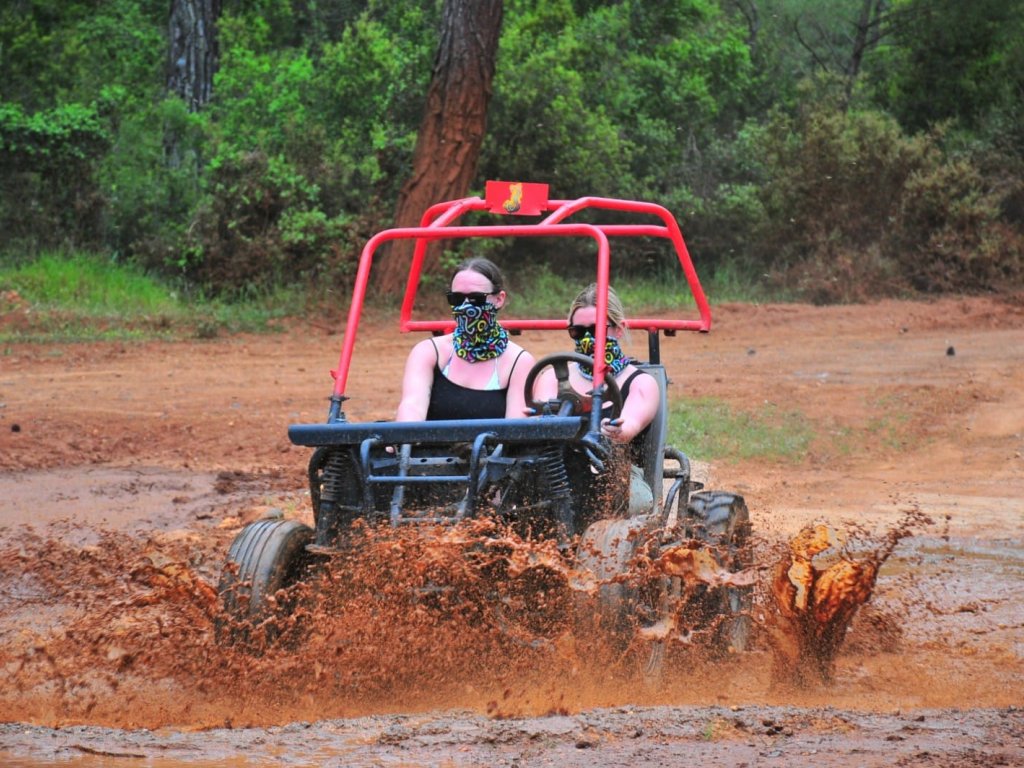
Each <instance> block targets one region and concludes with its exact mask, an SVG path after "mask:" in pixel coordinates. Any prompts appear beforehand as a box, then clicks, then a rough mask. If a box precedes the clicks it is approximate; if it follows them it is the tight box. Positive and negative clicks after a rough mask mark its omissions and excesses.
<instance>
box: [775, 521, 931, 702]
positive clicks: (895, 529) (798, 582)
mask: <svg viewBox="0 0 1024 768" xmlns="http://www.w3.org/2000/svg"><path fill="white" fill-rule="evenodd" d="M933 524H934V521H933V520H932V519H931V518H930V517H928V516H927V515H925V514H924V513H923V512H921V510H920V509H919V508H918V507H916V506H915V507H913V508H911V509H909V510H907V511H906V512H905V513H904V515H903V517H902V518H901V519H900V520H899V521H898V522H897V523H896V524H895V525H893V526H892V527H891V528H890V529H889V530H887V531H886V532H885V533H884V534H882V535H881V536H880V537H879V536H873V535H872V534H871V533H870V532H868V531H867V530H865V529H864V528H863V527H860V526H856V525H854V524H852V523H850V524H848V525H847V528H846V530H844V531H839V530H837V529H836V528H834V527H833V526H831V525H827V524H825V523H811V524H808V525H806V526H804V528H803V529H801V530H800V532H799V533H798V534H797V535H796V536H794V537H793V538H792V539H791V540H790V541H789V542H788V545H787V546H786V547H785V548H784V550H783V552H782V554H781V556H779V557H778V560H777V561H776V562H775V564H774V565H773V566H772V567H771V568H770V570H769V578H768V583H767V585H766V587H767V590H766V591H767V594H768V597H769V602H770V605H769V606H768V609H769V610H768V612H767V614H766V620H765V621H764V624H765V628H766V630H767V637H768V640H769V643H770V645H771V647H772V650H773V654H774V669H773V676H774V678H775V679H776V680H779V681H783V682H788V683H793V684H796V685H798V686H808V685H810V684H812V683H814V682H820V683H826V684H827V683H831V682H832V681H833V679H834V675H835V662H836V656H837V654H838V653H839V650H840V648H841V647H842V645H843V642H844V641H845V639H846V636H847V632H848V631H849V629H850V626H851V623H852V621H853V618H854V616H855V615H856V614H857V611H858V609H859V608H860V607H861V606H862V605H864V604H865V603H867V602H868V600H870V598H871V596H872V593H873V592H874V589H875V584H876V581H877V579H878V573H879V570H880V569H881V567H882V565H883V564H884V563H885V562H886V561H887V560H888V559H889V557H890V556H891V555H892V553H893V552H894V550H895V549H896V546H897V545H898V544H899V543H900V541H902V540H903V539H905V538H907V537H909V536H912V535H913V534H914V533H916V532H918V531H920V530H922V529H924V528H927V527H929V526H931V525H933ZM875 631H876V632H877V633H878V634H879V636H881V635H882V634H883V633H884V632H886V631H891V630H890V628H889V627H887V626H885V625H884V624H878V625H877V626H876V628H875Z"/></svg>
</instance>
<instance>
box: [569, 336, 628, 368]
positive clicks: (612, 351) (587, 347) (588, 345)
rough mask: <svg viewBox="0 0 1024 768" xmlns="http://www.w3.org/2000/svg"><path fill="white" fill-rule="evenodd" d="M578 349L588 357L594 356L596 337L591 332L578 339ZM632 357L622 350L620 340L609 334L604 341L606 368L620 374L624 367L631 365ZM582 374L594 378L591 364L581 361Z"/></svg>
mask: <svg viewBox="0 0 1024 768" xmlns="http://www.w3.org/2000/svg"><path fill="white" fill-rule="evenodd" d="M576 351H577V352H579V353H580V354H581V355H586V356H587V357H593V356H594V337H593V336H591V335H590V334H589V333H585V334H583V337H582V338H580V339H577V340H576ZM629 363H630V359H629V358H628V357H626V355H625V354H623V352H622V347H620V346H619V340H618V339H614V338H612V337H611V336H609V337H608V338H607V339H606V340H605V342H604V364H605V368H606V369H607V370H609V371H611V372H612V376H618V375H619V374H620V373H622V371H623V369H625V367H626V366H627V365H629ZM580 374H581V375H582V376H583V378H585V379H593V378H594V369H593V367H591V366H589V365H583V364H582V363H580Z"/></svg>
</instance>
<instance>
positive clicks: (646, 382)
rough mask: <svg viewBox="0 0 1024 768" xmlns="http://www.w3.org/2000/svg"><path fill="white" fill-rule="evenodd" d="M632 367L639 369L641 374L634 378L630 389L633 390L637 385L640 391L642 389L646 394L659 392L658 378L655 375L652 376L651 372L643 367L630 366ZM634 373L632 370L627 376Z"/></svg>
mask: <svg viewBox="0 0 1024 768" xmlns="http://www.w3.org/2000/svg"><path fill="white" fill-rule="evenodd" d="M630 367H631V368H634V370H637V371H639V372H640V375H639V376H637V377H636V378H634V379H633V381H632V383H631V384H630V388H631V390H630V391H633V390H632V388H633V387H635V388H636V389H638V390H639V391H641V392H643V393H645V394H657V392H658V380H657V379H656V378H654V377H653V376H651V374H649V373H648V372H647V371H645V370H643V369H642V368H636V367H635V366H630ZM632 375H633V374H632V371H630V372H629V373H628V375H627V376H626V377H625V378H629V376H632Z"/></svg>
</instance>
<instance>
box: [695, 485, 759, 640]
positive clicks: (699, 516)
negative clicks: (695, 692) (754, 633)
mask: <svg viewBox="0 0 1024 768" xmlns="http://www.w3.org/2000/svg"><path fill="white" fill-rule="evenodd" d="M684 525H685V530H686V535H687V536H688V537H689V538H692V539H697V540H698V541H702V542H705V543H707V544H708V545H710V546H711V548H712V551H713V552H714V554H715V559H716V560H717V561H718V563H719V565H721V566H723V567H724V568H726V569H727V570H728V571H729V572H730V573H736V572H737V571H741V570H744V569H745V568H749V567H750V566H751V565H752V564H753V558H752V553H751V550H750V541H749V539H750V512H749V511H748V510H747V503H746V501H744V499H743V497H742V496H738V495H736V494H734V493H727V492H724V491H701V492H699V493H695V494H693V495H692V496H691V497H690V502H689V504H688V505H687V507H686V512H685V517H684ZM753 599H754V592H753V587H729V586H726V587H715V588H711V587H703V588H701V589H700V590H699V591H698V592H697V594H695V595H694V600H693V603H694V604H695V605H696V607H697V610H698V613H699V620H700V622H701V623H702V624H704V625H705V626H714V627H715V630H714V646H713V647H714V649H715V650H716V651H718V652H720V653H742V652H743V651H745V650H747V648H748V647H749V645H750V635H751V630H752V626H753V624H752V619H751V615H750V612H751V608H752V606H753Z"/></svg>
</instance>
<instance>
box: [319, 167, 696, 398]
mask: <svg viewBox="0 0 1024 768" xmlns="http://www.w3.org/2000/svg"><path fill="white" fill-rule="evenodd" d="M589 209H597V210H605V211H620V212H628V213H637V214H645V215H650V216H656V217H657V218H658V219H660V220H661V224H660V225H659V224H650V223H647V224H586V223H571V222H569V221H568V219H569V218H570V217H571V216H573V215H575V214H577V213H579V212H580V211H583V210H589ZM470 211H486V212H488V213H494V214H499V215H502V216H508V215H519V216H539V215H542V214H544V213H547V214H548V215H547V216H545V217H544V218H543V219H541V221H539V222H537V223H534V224H489V225H484V226H459V225H455V224H454V223H453V222H455V221H456V220H458V219H459V218H460V217H461V216H463V215H465V214H466V213H468V212H470ZM631 236H632V237H658V238H663V239H666V240H669V241H670V242H671V243H672V245H673V246H674V248H675V251H676V255H677V256H678V258H679V263H680V265H681V266H682V268H683V273H684V274H685V275H686V282H687V284H688V285H689V288H690V292H691V293H692V295H693V299H694V301H695V302H696V306H697V310H698V312H699V314H700V317H699V319H693V320H674V319H669V318H627V320H626V326H627V327H628V328H633V329H640V330H646V331H653V332H657V331H666V332H667V333H669V334H674V333H675V332H676V331H701V332H707V331H709V330H711V310H710V308H709V307H708V302H707V299H706V298H705V296H704V290H703V289H702V288H701V285H700V280H699V279H698V278H697V272H696V270H695V269H694V267H693V262H692V261H691V259H690V253H689V251H688V250H687V248H686V243H685V242H684V241H683V235H682V232H681V231H680V230H679V225H678V224H677V223H676V220H675V217H674V216H673V215H672V214H671V213H670V212H669V211H668V210H667V209H665V208H664V207H662V206H660V205H657V204H655V203H647V202H640V201H635V200H619V199H615V198H606V197H581V198H577V199H575V200H549V199H548V185H547V184H536V183H526V182H508V181H488V182H487V188H486V193H485V197H484V198H480V197H466V198H462V199H459V200H449V201H448V202H443V203H437V204H436V205H433V206H431V207H430V208H429V209H427V211H426V213H424V214H423V218H422V219H421V221H420V226H418V227H402V228H395V229H387V230H384V231H382V232H378V233H377V234H376V235H374V236H373V237H371V238H370V240H369V241H367V243H366V245H365V246H364V247H363V251H362V253H361V254H360V256H359V266H358V270H357V272H356V279H355V288H354V290H353V293H352V305H351V307H350V308H349V313H348V324H347V326H346V329H345V335H344V340H343V342H342V347H341V358H340V359H339V361H338V368H337V370H336V371H332V372H331V373H332V374H333V375H334V377H335V381H334V397H333V398H332V399H336V400H337V399H340V400H344V399H345V387H346V385H347V383H348V373H349V367H350V364H351V362H352V352H353V350H354V348H355V339H356V331H357V330H358V327H359V318H360V316H361V314H362V310H363V303H364V301H365V300H366V289H367V285H368V284H369V279H370V270H371V267H372V265H373V256H374V253H375V252H376V251H377V249H378V248H379V247H380V246H381V245H382V244H384V243H386V242H390V241H392V240H403V239H415V240H416V246H415V249H414V251H413V256H412V264H411V266H410V269H409V280H408V282H407V284H406V288H405V297H404V299H403V301H402V309H401V315H400V322H399V330H400V331H401V332H402V333H408V332H409V331H428V332H441V333H447V332H449V331H451V330H452V328H454V322H453V321H452V320H451V319H450V318H449V319H445V320H413V319H412V312H413V305H414V304H415V301H416V292H417V289H418V287H419V283H420V273H421V271H422V269H423V259H424V256H425V255H426V252H427V244H428V243H429V242H431V241H434V240H450V239H463V238H474V237H492V238H493V237H590V238H592V239H593V240H594V241H595V242H596V243H597V286H598V290H597V307H596V310H597V316H598V317H599V318H604V317H607V315H608V282H609V273H610V252H609V245H608V238H609V237H631ZM501 324H502V325H503V326H504V327H505V328H507V329H508V330H510V331H517V330H562V329H564V328H565V325H566V323H565V318H564V317H559V318H556V319H536V320H522V319H510V320H502V323H501ZM605 334H606V323H598V324H597V329H596V338H595V340H594V341H595V344H596V347H597V349H604V344H605ZM603 377H604V359H603V357H602V356H601V355H597V356H596V359H595V360H594V380H595V381H602V380H603Z"/></svg>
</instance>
